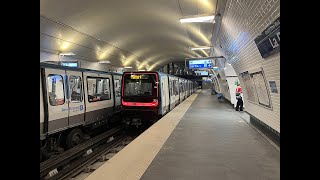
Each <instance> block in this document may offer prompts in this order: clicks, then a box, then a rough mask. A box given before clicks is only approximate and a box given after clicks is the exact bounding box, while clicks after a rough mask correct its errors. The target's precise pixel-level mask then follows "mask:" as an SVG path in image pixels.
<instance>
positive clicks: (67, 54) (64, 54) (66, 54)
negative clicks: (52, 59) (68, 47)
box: [59, 52, 76, 56]
mask: <svg viewBox="0 0 320 180" xmlns="http://www.w3.org/2000/svg"><path fill="white" fill-rule="evenodd" d="M59 55H60V56H74V55H76V54H74V53H73V52H65V53H59Z"/></svg>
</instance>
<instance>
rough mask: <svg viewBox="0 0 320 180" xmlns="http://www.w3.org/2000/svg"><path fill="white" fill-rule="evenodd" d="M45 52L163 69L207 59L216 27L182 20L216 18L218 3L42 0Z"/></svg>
mask: <svg viewBox="0 0 320 180" xmlns="http://www.w3.org/2000/svg"><path fill="white" fill-rule="evenodd" d="M40 4H41V7H40V50H41V51H46V52H52V53H59V52H73V53H74V54H75V57H76V58H79V59H83V60H88V61H95V62H97V61H102V60H109V61H110V62H111V64H112V65H114V66H118V67H123V66H131V67H133V68H134V69H145V70H158V69H159V68H161V67H162V66H163V65H165V64H167V63H170V62H173V61H184V59H185V58H191V57H206V56H208V55H209V51H210V50H201V51H192V50H190V47H195V46H207V45H211V38H212V36H213V34H214V31H213V29H214V28H213V27H214V26H215V24H210V23H193V24H181V23H180V22H179V19H180V18H183V17H185V16H191V15H199V14H215V13H216V9H217V0H90V1H89V0H41V1H40Z"/></svg>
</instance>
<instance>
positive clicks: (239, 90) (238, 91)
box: [236, 83, 243, 111]
mask: <svg viewBox="0 0 320 180" xmlns="http://www.w3.org/2000/svg"><path fill="white" fill-rule="evenodd" d="M241 94H242V88H241V86H240V83H238V84H237V88H236V98H237V106H236V111H238V110H239V108H240V111H243V101H242V95H241Z"/></svg>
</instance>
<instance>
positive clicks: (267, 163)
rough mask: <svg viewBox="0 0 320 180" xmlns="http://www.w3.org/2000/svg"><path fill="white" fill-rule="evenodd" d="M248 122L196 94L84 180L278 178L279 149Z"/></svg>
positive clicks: (214, 100) (206, 94) (205, 92)
mask: <svg viewBox="0 0 320 180" xmlns="http://www.w3.org/2000/svg"><path fill="white" fill-rule="evenodd" d="M247 121H248V118H246V113H245V112H236V111H235V110H234V109H233V108H232V107H231V106H230V105H229V104H227V103H224V102H222V103H220V102H218V100H217V98H216V97H215V96H212V95H211V92H210V90H198V91H197V92H196V93H194V94H193V95H191V96H190V97H189V98H188V99H186V100H185V101H184V102H183V103H181V104H180V105H179V106H177V107H176V108H175V109H173V110H172V111H171V112H170V113H168V114H167V115H166V116H164V117H163V118H161V119H160V120H159V121H158V122H157V123H155V124H154V125H153V126H151V127H150V128H149V129H147V130H146V131H145V132H144V133H142V134H141V135H140V136H139V137H138V138H136V139H135V140H134V141H132V142H131V143H130V144H129V145H127V146H126V147H125V148H124V149H122V150H121V151H120V152H119V153H117V154H116V155H115V156H113V158H112V159H110V160H109V161H107V162H106V163H105V164H103V165H102V166H101V167H100V168H99V169H97V170H96V171H94V172H93V173H92V174H90V175H89V176H88V177H87V178H86V180H102V179H112V180H126V179H128V180H129V179H130V180H134V179H141V180H163V179H175V180H176V179H178V180H179V179H181V180H182V179H183V180H189V179H190V180H191V179H192V180H194V179H204V180H206V179H208V180H209V179H210V180H212V179H218V180H225V179H230V180H231V179H232V180H234V179H236V180H242V179H243V180H249V179H250V180H251V179H252V180H258V179H259V180H262V179H263V180H264V179H270V180H273V179H280V149H279V148H277V147H276V146H275V145H274V144H272V143H270V142H269V141H268V140H267V139H266V137H264V136H263V135H261V134H260V133H259V132H258V131H257V130H256V129H255V128H254V127H252V126H251V125H250V123H249V122H247Z"/></svg>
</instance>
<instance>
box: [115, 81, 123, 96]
mask: <svg viewBox="0 0 320 180" xmlns="http://www.w3.org/2000/svg"><path fill="white" fill-rule="evenodd" d="M120 84H121V82H120V80H119V79H116V80H115V81H114V90H115V92H116V94H115V95H116V97H120V96H121V86H120Z"/></svg>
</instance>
